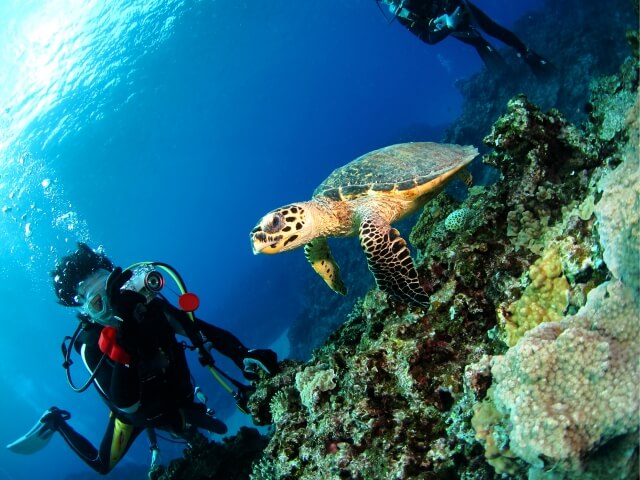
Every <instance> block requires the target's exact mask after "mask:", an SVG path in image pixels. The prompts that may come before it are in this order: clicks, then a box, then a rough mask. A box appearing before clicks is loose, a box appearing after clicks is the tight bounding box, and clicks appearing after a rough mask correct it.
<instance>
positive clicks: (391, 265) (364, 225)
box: [360, 214, 429, 309]
mask: <svg viewBox="0 0 640 480" xmlns="http://www.w3.org/2000/svg"><path fill="white" fill-rule="evenodd" d="M360 245H361V246H362V249H363V250H364V253H365V255H366V256H367V263H368V264H369V270H371V273H373V276H374V277H375V279H376V283H377V285H378V288H379V289H380V290H382V291H383V292H386V293H388V294H389V295H391V296H393V297H395V298H397V299H398V300H400V301H402V302H405V303H410V304H412V305H417V306H420V307H422V308H424V309H426V308H428V307H429V297H428V296H427V294H426V293H425V291H424V289H423V288H422V286H421V285H420V282H419V281H418V272H416V269H415V267H414V265H413V260H412V259H411V252H409V247H407V242H406V241H405V240H404V239H403V238H402V237H401V236H400V233H399V232H398V230H396V229H395V228H391V226H390V225H389V224H388V223H387V222H386V221H385V220H384V219H382V218H380V217H378V216H376V215H372V214H368V215H365V216H364V217H363V219H362V221H361V222H360Z"/></svg>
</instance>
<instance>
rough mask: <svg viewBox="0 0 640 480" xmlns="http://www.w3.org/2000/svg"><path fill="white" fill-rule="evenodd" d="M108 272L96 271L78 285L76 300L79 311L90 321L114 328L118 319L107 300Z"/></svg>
mask: <svg viewBox="0 0 640 480" xmlns="http://www.w3.org/2000/svg"><path fill="white" fill-rule="evenodd" d="M109 276H110V272H109V271H107V270H104V269H99V270H96V271H95V272H94V273H92V274H91V275H89V277H87V278H86V279H85V280H84V281H82V282H80V283H79V284H78V289H77V292H78V294H77V300H78V302H80V304H81V306H80V310H81V311H82V313H84V314H86V315H88V316H89V318H91V320H92V321H94V322H96V323H99V324H100V325H104V326H112V327H115V326H117V325H118V324H119V319H118V318H117V317H115V316H114V314H113V310H112V309H111V305H110V304H109V299H108V298H107V281H108V279H109Z"/></svg>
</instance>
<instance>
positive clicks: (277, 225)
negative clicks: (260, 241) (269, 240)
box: [264, 213, 284, 233]
mask: <svg viewBox="0 0 640 480" xmlns="http://www.w3.org/2000/svg"><path fill="white" fill-rule="evenodd" d="M283 224H284V219H283V218H282V215H280V214H279V213H274V214H273V215H272V216H271V218H270V219H269V221H268V222H267V224H266V225H265V226H264V230H265V232H267V233H275V232H279V231H280V229H282V225H283Z"/></svg>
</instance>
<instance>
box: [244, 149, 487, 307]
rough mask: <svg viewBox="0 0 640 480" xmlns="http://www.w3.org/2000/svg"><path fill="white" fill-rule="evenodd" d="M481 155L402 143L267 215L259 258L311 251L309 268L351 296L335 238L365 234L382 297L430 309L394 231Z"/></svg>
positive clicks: (259, 235)
mask: <svg viewBox="0 0 640 480" xmlns="http://www.w3.org/2000/svg"><path fill="white" fill-rule="evenodd" d="M477 155H478V150H477V149H476V148H475V147H472V146H461V145H448V144H438V143H430V142H416V143H402V144H397V145H391V146H388V147H385V148H381V149H379V150H375V151H373V152H370V153H367V154H365V155H363V156H361V157H359V158H357V159H355V160H353V161H352V162H350V163H348V164H346V165H344V166H343V167H340V168H338V169H336V170H334V171H333V173H331V175H329V177H328V178H327V179H326V180H325V181H324V182H322V183H321V184H320V186H318V188H316V190H315V191H314V192H313V197H312V199H311V200H309V201H307V202H299V203H292V204H290V205H286V206H284V207H281V208H278V209H276V210H273V211H271V212H269V213H267V214H266V215H265V216H264V217H262V219H261V220H260V221H259V222H258V224H257V225H256V227H255V228H254V229H253V230H252V231H251V244H252V247H253V253H254V254H258V253H267V254H273V253H279V252H284V251H287V250H292V249H294V248H298V247H301V246H303V245H304V252H305V256H306V257H307V260H308V261H309V263H310V264H311V266H312V267H313V269H314V270H315V271H316V272H317V273H318V274H319V275H320V276H321V277H322V278H323V279H324V281H325V282H327V284H328V285H329V287H331V288H332V289H333V290H334V291H336V292H338V293H340V294H343V295H344V294H346V288H345V286H344V283H343V282H342V279H341V277H340V270H339V268H338V265H337V264H336V263H335V261H334V259H333V256H332V255H331V252H330V250H329V244H328V242H327V238H328V237H349V236H353V235H356V234H358V235H359V236H360V245H361V246H362V249H363V250H364V253H365V255H366V257H367V263H368V265H369V270H370V271H371V273H373V276H374V277H375V279H376V283H377V285H378V287H379V288H380V290H383V291H384V292H386V293H388V294H390V295H392V296H393V297H395V298H397V299H399V300H400V301H403V302H405V303H411V304H414V305H419V306H421V307H423V308H427V307H428V305H429V297H428V295H427V294H426V292H425V291H424V289H423V288H422V286H421V285H420V282H419V280H418V274H417V272H416V269H415V267H414V265H413V261H412V259H411V253H410V252H409V248H408V247H407V243H406V242H405V240H404V239H403V238H402V237H401V236H400V233H399V232H398V230H396V229H395V228H392V227H391V224H392V223H393V222H395V221H397V220H400V219H401V218H403V217H405V216H407V215H409V214H410V213H412V212H414V211H416V210H417V209H418V208H421V207H423V206H424V205H425V203H426V202H427V201H428V200H430V199H431V198H433V197H434V196H435V195H436V194H438V193H439V192H440V191H442V189H443V188H444V186H445V185H446V184H447V183H448V182H449V181H450V180H451V179H452V178H453V177H454V176H455V175H456V174H459V175H462V174H463V173H465V172H466V170H464V171H463V172H461V170H462V169H463V168H464V167H465V165H467V164H468V163H469V162H471V160H473V159H474V158H475V157H476V156H477Z"/></svg>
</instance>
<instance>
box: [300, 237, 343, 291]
mask: <svg viewBox="0 0 640 480" xmlns="http://www.w3.org/2000/svg"><path fill="white" fill-rule="evenodd" d="M304 256H305V257H307V260H309V263H310V264H311V266H312V267H313V269H314V270H315V271H316V273H317V274H318V275H320V276H321V277H322V279H323V280H324V281H325V282H327V285H329V287H331V290H333V291H334V292H337V293H339V294H340V295H346V294H347V287H345V286H344V283H343V282H342V277H340V268H339V267H338V264H337V263H336V261H335V260H334V259H333V256H332V255H331V250H329V243H328V242H327V239H326V237H319V238H315V239H313V240H311V241H310V242H309V243H307V244H306V245H305V246H304Z"/></svg>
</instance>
